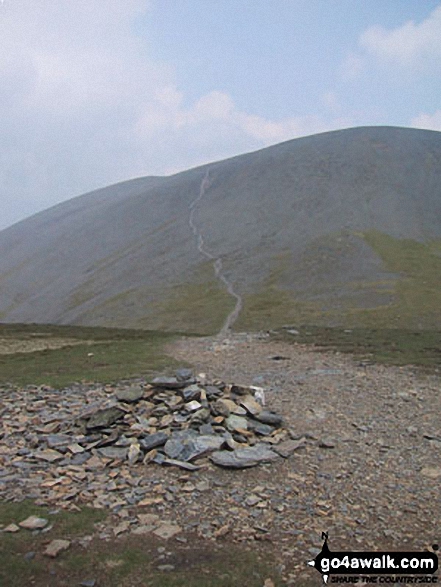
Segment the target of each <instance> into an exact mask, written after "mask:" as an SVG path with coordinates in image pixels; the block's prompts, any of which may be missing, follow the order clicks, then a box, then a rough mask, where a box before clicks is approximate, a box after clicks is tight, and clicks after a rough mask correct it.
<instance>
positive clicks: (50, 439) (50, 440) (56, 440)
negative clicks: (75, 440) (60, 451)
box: [45, 434, 72, 448]
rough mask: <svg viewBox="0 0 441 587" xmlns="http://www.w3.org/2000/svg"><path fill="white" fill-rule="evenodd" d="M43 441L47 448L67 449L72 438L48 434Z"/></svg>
mask: <svg viewBox="0 0 441 587" xmlns="http://www.w3.org/2000/svg"><path fill="white" fill-rule="evenodd" d="M45 440H46V442H47V445H48V447H49V448H60V447H67V445H68V444H71V442H72V436H68V435H67V434H48V435H47V436H45Z"/></svg>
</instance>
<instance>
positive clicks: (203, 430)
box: [199, 424, 216, 436]
mask: <svg viewBox="0 0 441 587" xmlns="http://www.w3.org/2000/svg"><path fill="white" fill-rule="evenodd" d="M199 434H201V435H204V436H207V435H210V436H211V435H213V434H216V432H215V431H214V428H213V426H212V425H211V424H202V426H200V428H199Z"/></svg>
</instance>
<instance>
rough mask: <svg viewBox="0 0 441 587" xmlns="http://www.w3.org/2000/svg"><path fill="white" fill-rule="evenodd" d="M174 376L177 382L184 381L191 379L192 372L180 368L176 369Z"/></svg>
mask: <svg viewBox="0 0 441 587" xmlns="http://www.w3.org/2000/svg"><path fill="white" fill-rule="evenodd" d="M175 375H176V378H177V379H179V381H186V380H188V379H192V378H193V371H192V370H191V369H186V368H185V367H181V368H180V369H176V371H175Z"/></svg>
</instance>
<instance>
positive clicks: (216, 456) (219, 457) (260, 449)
mask: <svg viewBox="0 0 441 587" xmlns="http://www.w3.org/2000/svg"><path fill="white" fill-rule="evenodd" d="M210 458H211V460H212V461H213V463H214V464H215V465H219V466H220V467H228V468H232V469H244V468H247V467H255V466H256V465H258V464H259V463H269V462H271V461H274V460H276V459H278V458H279V456H278V455H277V454H276V453H275V452H274V451H272V450H271V449H269V448H268V447H267V446H265V445H263V444H257V445H256V446H250V447H247V448H238V449H237V450H233V451H229V450H220V451H217V452H214V453H213V454H212V455H211V457H210Z"/></svg>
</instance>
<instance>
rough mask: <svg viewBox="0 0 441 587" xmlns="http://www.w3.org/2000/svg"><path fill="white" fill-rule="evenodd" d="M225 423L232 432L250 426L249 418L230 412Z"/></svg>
mask: <svg viewBox="0 0 441 587" xmlns="http://www.w3.org/2000/svg"><path fill="white" fill-rule="evenodd" d="M225 424H226V426H227V428H228V430H229V431H230V432H234V431H236V430H247V428H248V421H247V419H246V418H243V417H242V416H236V415H235V414H230V415H229V416H228V418H227V419H226V420H225Z"/></svg>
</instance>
